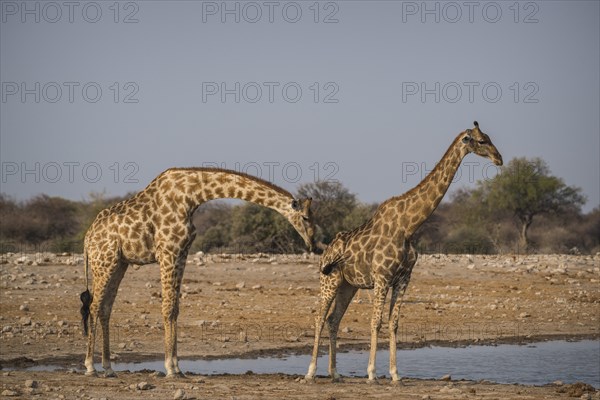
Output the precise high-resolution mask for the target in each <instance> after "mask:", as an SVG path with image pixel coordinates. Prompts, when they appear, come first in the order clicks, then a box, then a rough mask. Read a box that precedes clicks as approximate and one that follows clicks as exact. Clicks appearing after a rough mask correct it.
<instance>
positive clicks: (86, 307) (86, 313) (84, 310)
mask: <svg viewBox="0 0 600 400" xmlns="http://www.w3.org/2000/svg"><path fill="white" fill-rule="evenodd" d="M85 286H86V288H85V292H82V293H81V294H80V295H79V299H80V300H81V303H83V305H82V306H81V309H80V310H79V312H80V313H81V322H82V323H83V336H87V335H88V321H89V318H90V304H92V294H91V293H90V289H89V280H88V257H87V254H86V255H85Z"/></svg>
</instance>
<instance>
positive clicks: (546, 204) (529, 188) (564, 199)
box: [474, 158, 585, 251]
mask: <svg viewBox="0 0 600 400" xmlns="http://www.w3.org/2000/svg"><path fill="white" fill-rule="evenodd" d="M474 196H476V197H477V198H479V199H480V200H481V202H482V203H483V205H484V207H485V208H487V210H488V212H490V213H493V212H494V211H495V210H498V211H508V212H510V213H512V214H513V215H514V217H515V218H516V220H517V221H518V223H519V246H520V248H521V249H522V250H523V251H527V250H528V249H529V246H530V242H529V238H528V236H527V232H528V229H529V227H530V226H531V224H532V223H533V218H534V217H535V216H536V215H540V214H552V213H564V212H569V211H571V212H572V211H576V212H579V211H580V208H581V206H582V205H583V204H584V203H585V198H584V196H583V195H581V189H580V188H577V187H574V186H567V185H566V184H565V183H564V182H563V180H562V179H560V178H557V177H555V176H552V175H550V169H549V168H548V165H547V164H546V163H545V162H544V160H542V159H540V158H534V159H532V160H528V159H526V158H514V159H513V160H511V161H510V162H509V163H508V165H507V166H506V167H503V168H502V170H501V173H500V174H498V175H496V176H495V177H494V178H493V179H490V180H488V181H484V182H481V183H480V184H479V187H478V189H477V190H476V191H475V193H474Z"/></svg>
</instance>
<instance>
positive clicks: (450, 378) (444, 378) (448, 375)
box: [440, 374, 452, 381]
mask: <svg viewBox="0 0 600 400" xmlns="http://www.w3.org/2000/svg"><path fill="white" fill-rule="evenodd" d="M440 380H441V381H451V380H452V376H450V374H447V375H444V376H442V377H441V378H440Z"/></svg>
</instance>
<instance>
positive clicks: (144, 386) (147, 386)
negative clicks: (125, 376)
mask: <svg viewBox="0 0 600 400" xmlns="http://www.w3.org/2000/svg"><path fill="white" fill-rule="evenodd" d="M136 388H137V389H138V390H150V389H152V388H154V386H152V385H151V384H149V383H148V382H140V383H138V384H137V385H136Z"/></svg>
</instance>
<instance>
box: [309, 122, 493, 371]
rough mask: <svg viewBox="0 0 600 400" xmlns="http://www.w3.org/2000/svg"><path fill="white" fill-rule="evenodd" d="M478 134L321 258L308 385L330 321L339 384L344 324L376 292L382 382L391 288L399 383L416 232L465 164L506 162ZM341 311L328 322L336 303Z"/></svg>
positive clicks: (461, 138)
mask: <svg viewBox="0 0 600 400" xmlns="http://www.w3.org/2000/svg"><path fill="white" fill-rule="evenodd" d="M474 124H475V128H474V129H467V130H465V131H464V132H461V133H460V134H459V135H458V136H457V137H456V139H454V141H453V142H452V144H451V145H450V148H449V149H448V150H447V151H446V154H444V156H443V157H442V159H441V160H440V162H439V163H438V164H437V165H436V166H435V168H434V169H433V171H431V172H430V173H429V174H428V175H427V176H426V177H425V179H423V181H422V182H421V183H419V184H418V185H417V186H416V187H415V188H413V189H411V190H410V191H408V192H406V193H405V194H404V195H402V196H397V197H392V198H390V199H388V200H386V201H385V202H384V203H383V204H381V205H380V206H379V207H378V208H377V210H376V211H375V214H374V215H373V217H372V218H371V219H370V220H369V221H367V222H366V223H364V224H363V225H361V226H359V227H358V228H356V229H354V230H352V231H348V232H341V233H338V234H337V235H336V237H335V238H334V240H333V241H332V243H331V244H330V245H329V247H328V248H327V250H325V252H324V254H323V256H322V257H321V262H320V265H321V268H320V269H321V276H320V285H321V293H320V297H321V299H320V308H319V313H318V314H317V316H316V321H315V343H314V347H313V352H312V360H311V363H310V365H309V367H308V373H307V374H306V381H308V382H310V381H314V377H315V373H316V370H317V357H318V355H319V342H320V335H321V331H322V330H323V324H324V322H325V318H326V317H327V325H328V327H329V374H330V376H331V378H332V379H333V380H334V381H337V380H339V378H340V375H339V374H338V373H337V371H336V340H337V331H338V328H339V324H340V321H341V319H342V317H343V315H344V313H345V312H346V308H347V307H348V304H350V301H351V300H352V297H353V296H354V294H355V293H356V291H357V290H358V289H359V288H360V289H374V290H373V292H374V293H373V314H372V318H371V351H370V354H369V365H368V368H367V372H368V374H369V382H376V374H375V354H376V351H377V335H378V333H379V329H380V328H381V319H382V314H383V306H384V303H385V298H386V296H387V293H388V290H389V288H392V296H391V301H390V313H389V333H390V375H391V377H392V380H393V382H395V383H399V381H400V378H399V377H398V370H397V367H396V331H397V329H398V318H399V316H400V304H401V302H402V296H403V295H404V292H405V291H406V287H407V286H408V282H409V281H410V275H411V272H412V269H413V266H414V265H415V262H416V261H417V252H416V250H415V248H414V247H413V245H412V243H411V238H412V235H413V234H414V232H415V231H416V230H417V228H419V226H421V224H422V223H423V222H425V220H426V219H427V218H428V217H429V216H430V215H431V213H433V211H434V210H435V209H436V207H437V206H438V204H439V203H440V201H441V200H442V198H443V197H444V194H445V193H446V191H447V190H448V187H449V186H450V183H451V182H452V179H453V177H454V174H455V173H456V170H457V169H458V167H459V166H460V163H461V161H462V159H463V158H464V157H465V156H466V155H467V154H469V153H475V154H478V155H480V156H482V157H485V158H488V159H490V160H491V161H492V162H494V164H496V165H502V156H501V155H500V153H499V152H498V150H497V149H496V147H495V146H494V145H493V144H492V141H491V140H490V138H489V136H488V135H486V134H485V133H483V132H481V131H480V130H479V124H478V123H477V121H475V122H474ZM334 299H335V306H334V309H333V311H332V312H331V313H330V314H329V316H327V313H328V311H329V309H330V307H331V304H332V302H333V300H334Z"/></svg>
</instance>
